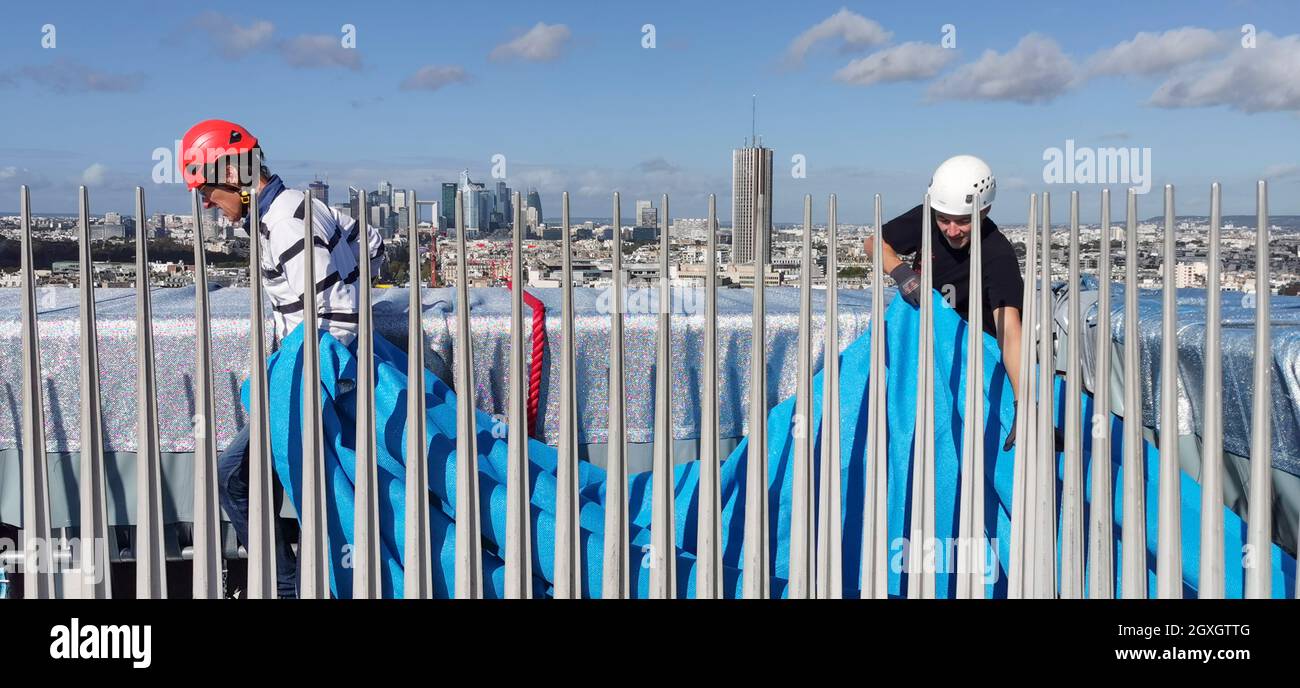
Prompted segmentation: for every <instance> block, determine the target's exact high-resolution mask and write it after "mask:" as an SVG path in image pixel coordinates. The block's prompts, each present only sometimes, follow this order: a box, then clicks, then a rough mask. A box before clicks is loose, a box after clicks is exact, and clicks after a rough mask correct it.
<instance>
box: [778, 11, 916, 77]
mask: <svg viewBox="0 0 1300 688" xmlns="http://www.w3.org/2000/svg"><path fill="white" fill-rule="evenodd" d="M891 36H893V34H892V33H890V32H888V31H886V30H885V27H883V26H881V25H880V24H879V23H877V22H876V21H875V20H872V19H867V18H866V17H864V16H862V15H860V14H858V13H857V12H853V11H851V10H849V9H848V8H847V7H841V8H840V11H839V12H836V13H835V14H832V15H831V16H829V17H827V18H826V19H824V20H822V21H821V23H819V24H817V25H816V26H814V27H812V28H811V29H808V30H807V31H804V32H803V33H801V34H799V35H798V36H796V37H795V39H794V40H793V41H791V42H790V47H789V48H786V51H785V56H786V57H785V59H786V63H787V64H791V65H799V64H802V63H803V60H804V57H806V56H807V55H808V51H810V50H812V49H813V47H814V46H816V45H817V44H818V43H821V42H822V41H829V40H835V39H839V40H840V41H841V42H842V43H841V50H842V51H844V52H848V51H854V50H862V49H864V48H870V47H871V46H874V45H882V44H884V43H886V42H888V41H889V39H890V37H891Z"/></svg>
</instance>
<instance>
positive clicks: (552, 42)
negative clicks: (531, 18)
mask: <svg viewBox="0 0 1300 688" xmlns="http://www.w3.org/2000/svg"><path fill="white" fill-rule="evenodd" d="M571 37H572V34H571V33H570V32H569V27H567V26H565V25H564V24H547V23H546V22H537V25H536V26H534V27H533V28H531V29H529V30H528V31H527V33H525V34H524V35H522V36H520V37H518V38H516V39H514V40H513V41H510V42H508V43H502V44H501V45H498V46H497V47H495V48H493V49H492V53H491V54H490V55H488V58H489V59H491V60H495V61H505V60H511V59H520V60H527V61H528V62H549V61H550V60H554V59H555V58H557V57H559V56H560V55H561V54H563V53H564V47H565V44H566V43H568V42H569V38H571Z"/></svg>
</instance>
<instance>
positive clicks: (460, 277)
mask: <svg viewBox="0 0 1300 688" xmlns="http://www.w3.org/2000/svg"><path fill="white" fill-rule="evenodd" d="M455 218H456V371H455V375H456V379H455V382H456V599H458V600H465V599H470V600H476V599H480V598H482V597H483V552H482V550H481V549H480V547H479V542H481V541H482V539H483V526H482V515H481V514H480V512H479V508H480V507H479V494H478V438H477V437H476V436H475V435H476V433H477V423H475V415H476V409H475V406H474V340H473V338H472V337H471V336H470V329H469V315H470V313H469V256H468V255H467V254H466V252H465V199H464V197H463V196H462V195H461V192H460V190H457V191H456V210H455ZM417 281H418V280H417ZM421 339H423V333H421ZM421 346H423V344H421ZM421 504H422V507H421V508H422V509H423V512H424V513H423V516H424V517H425V518H427V517H428V511H429V507H428V504H429V502H428V500H427V499H426V500H423V501H422V502H421ZM425 542H426V543H427V542H428V540H425ZM425 551H426V552H427V548H425ZM431 574H432V566H430V575H431Z"/></svg>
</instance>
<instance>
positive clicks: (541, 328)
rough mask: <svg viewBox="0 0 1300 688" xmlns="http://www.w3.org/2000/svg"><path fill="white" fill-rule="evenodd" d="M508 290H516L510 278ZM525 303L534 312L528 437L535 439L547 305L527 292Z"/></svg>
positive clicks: (529, 370) (544, 350)
mask: <svg viewBox="0 0 1300 688" xmlns="http://www.w3.org/2000/svg"><path fill="white" fill-rule="evenodd" d="M506 288H507V289H513V288H514V287H513V286H511V284H510V278H508V277H507V278H506ZM524 303H526V304H528V307H529V308H530V309H531V310H532V311H533V347H532V351H530V352H528V436H529V437H533V436H534V434H535V433H536V431H537V402H538V400H539V399H540V398H541V393H542V358H543V356H545V355H546V305H545V304H543V303H542V301H541V299H538V298H537V297H536V296H533V295H532V294H529V293H528V292H527V291H525V292H524Z"/></svg>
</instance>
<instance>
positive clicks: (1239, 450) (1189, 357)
mask: <svg viewBox="0 0 1300 688" xmlns="http://www.w3.org/2000/svg"><path fill="white" fill-rule="evenodd" d="M1059 287H1063V285H1058V293H1057V298H1056V308H1055V317H1056V330H1057V337H1058V351H1060V352H1063V351H1064V348H1062V346H1061V344H1060V337H1062V336H1064V332H1066V328H1067V327H1068V315H1067V307H1066V303H1067V299H1066V294H1068V292H1067V291H1065V290H1064V289H1063V288H1059ZM1080 287H1081V288H1080V291H1079V295H1080V299H1081V301H1080V303H1081V304H1082V307H1083V308H1082V312H1083V314H1084V317H1085V322H1086V324H1087V326H1088V327H1087V330H1086V332H1087V335H1086V336H1085V337H1084V341H1083V342H1082V343H1083V346H1082V352H1081V354H1082V355H1081V359H1082V363H1083V367H1084V379H1085V382H1086V385H1087V388H1088V389H1093V384H1092V371H1093V366H1094V362H1095V360H1096V352H1095V349H1096V334H1095V330H1094V328H1095V327H1096V324H1097V317H1098V313H1097V291H1096V290H1097V282H1096V280H1095V279H1093V278H1091V277H1088V278H1086V279H1085V280H1084V281H1083V283H1082V284H1081V285H1080ZM1124 289H1125V288H1124V285H1123V284H1120V283H1115V284H1114V286H1113V290H1112V291H1111V322H1112V323H1113V325H1112V336H1113V346H1112V349H1113V351H1112V354H1113V355H1112V369H1113V370H1114V371H1115V372H1114V377H1113V380H1112V395H1111V396H1112V403H1114V404H1116V406H1115V408H1116V409H1119V408H1120V407H1122V405H1123V404H1122V397H1121V396H1120V394H1119V386H1118V385H1119V384H1121V382H1122V380H1123V379H1124V377H1123V359H1122V357H1121V356H1120V352H1121V351H1122V349H1121V347H1122V346H1123V343H1124V337H1125V334H1126V331H1127V327H1126V323H1125V318H1124ZM1161 298H1162V293H1161V292H1160V291H1159V290H1140V291H1139V294H1138V328H1137V331H1138V336H1139V352H1140V353H1139V363H1140V366H1141V371H1140V374H1139V375H1138V380H1139V381H1140V382H1141V385H1142V422H1143V424H1144V425H1146V426H1148V427H1152V428H1159V427H1160V418H1159V415H1160V412H1159V409H1160V387H1161V382H1160V379H1161V374H1160V368H1161V361H1160V355H1161V353H1160V348H1161V346H1160V345H1161V341H1162V338H1163V331H1162V328H1163V315H1162V301H1161ZM1270 300H1271V301H1270V308H1269V318H1270V322H1271V335H1272V337H1271V338H1272V354H1273V360H1272V371H1273V372H1272V394H1271V398H1272V403H1271V404H1270V405H1269V408H1270V411H1271V414H1270V420H1271V425H1272V432H1271V434H1272V438H1273V455H1272V465H1273V467H1274V468H1277V469H1279V470H1283V471H1286V472H1288V473H1291V474H1293V475H1300V297H1294V296H1271V297H1270ZM1221 303H1222V339H1221V341H1222V349H1221V351H1220V352H1219V355H1220V356H1222V360H1223V399H1222V405H1223V447H1224V449H1225V450H1226V451H1229V452H1232V453H1233V454H1237V455H1239V456H1250V455H1251V451H1250V436H1251V419H1252V417H1253V414H1254V410H1253V405H1252V404H1253V402H1254V397H1255V390H1254V366H1255V315H1256V309H1255V308H1254V307H1253V301H1252V298H1251V297H1248V296H1247V295H1246V294H1245V293H1242V292H1223V294H1222V301H1221ZM1205 304H1206V290H1205V289H1192V288H1185V289H1179V290H1178V313H1177V318H1178V397H1179V398H1178V425H1179V427H1178V433H1179V434H1181V435H1189V434H1193V433H1194V434H1196V435H1201V434H1202V433H1203V430H1204V427H1205V360H1206V355H1207V352H1206V351H1205V334H1206V324H1205Z"/></svg>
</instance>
